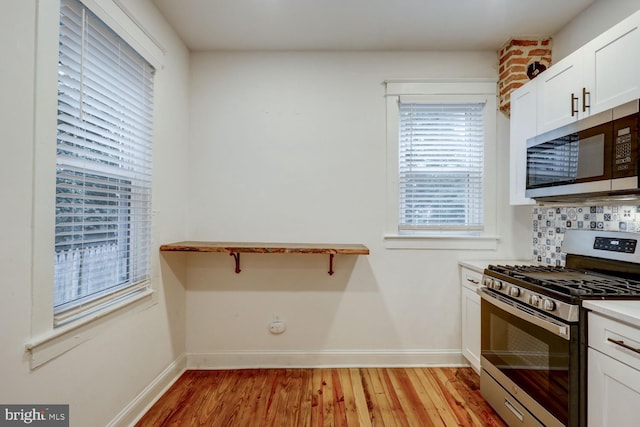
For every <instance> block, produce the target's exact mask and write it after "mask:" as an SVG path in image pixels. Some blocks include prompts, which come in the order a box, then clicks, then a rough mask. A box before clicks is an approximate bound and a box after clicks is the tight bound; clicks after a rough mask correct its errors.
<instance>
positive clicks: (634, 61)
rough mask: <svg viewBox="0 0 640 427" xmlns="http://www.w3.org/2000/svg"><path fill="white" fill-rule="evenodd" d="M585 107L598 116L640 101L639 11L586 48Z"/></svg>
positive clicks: (584, 55)
mask: <svg viewBox="0 0 640 427" xmlns="http://www.w3.org/2000/svg"><path fill="white" fill-rule="evenodd" d="M582 52H583V57H584V87H585V88H586V91H588V92H589V94H588V95H587V96H586V102H587V105H586V107H583V108H586V109H587V110H589V112H590V114H596V113H599V112H601V111H604V110H606V109H609V108H613V107H616V106H618V105H620V104H624V103H626V102H628V101H632V100H634V99H638V98H640V74H639V73H638V71H639V70H640V12H637V13H634V14H633V15H631V16H629V17H628V18H627V19H625V20H624V21H622V22H621V23H619V24H618V25H616V26H615V27H613V28H611V29H610V30H608V31H606V32H605V33H603V34H601V35H600V36H598V37H596V38H595V39H594V40H592V41H591V42H589V43H587V44H586V45H585V46H584V47H583V48H582Z"/></svg>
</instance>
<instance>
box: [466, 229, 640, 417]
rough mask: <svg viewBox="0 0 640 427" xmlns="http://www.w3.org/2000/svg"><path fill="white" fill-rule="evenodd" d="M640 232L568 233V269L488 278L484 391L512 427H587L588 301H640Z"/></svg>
mask: <svg viewBox="0 0 640 427" xmlns="http://www.w3.org/2000/svg"><path fill="white" fill-rule="evenodd" d="M639 240H640V233H638V234H636V233H627V232H607V231H591V230H567V232H566V233H565V236H564V240H563V243H562V251H563V252H564V253H565V254H566V266H565V267H551V266H542V265H490V266H488V267H487V268H486V269H485V271H484V275H483V279H482V286H481V287H480V289H479V291H478V292H479V293H480V295H481V297H482V301H481V317H482V321H481V352H480V353H481V367H482V375H481V377H480V390H481V392H482V395H483V397H484V398H485V399H486V400H487V401H488V402H489V403H490V404H491V405H492V407H493V408H494V409H495V410H496V411H497V412H498V413H499V414H500V415H501V416H502V418H503V419H504V420H505V421H506V422H507V423H508V424H509V425H518V426H572V427H573V426H580V427H583V426H586V405H587V401H586V396H587V393H586V389H587V386H588V384H587V366H586V365H587V328H588V325H587V315H586V309H583V307H582V302H583V301H584V300H587V299H639V300H640V245H638V241H639Z"/></svg>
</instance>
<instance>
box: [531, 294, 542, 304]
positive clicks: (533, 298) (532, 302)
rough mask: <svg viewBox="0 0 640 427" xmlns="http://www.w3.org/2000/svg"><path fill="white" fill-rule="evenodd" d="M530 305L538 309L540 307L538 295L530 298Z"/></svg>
mask: <svg viewBox="0 0 640 427" xmlns="http://www.w3.org/2000/svg"><path fill="white" fill-rule="evenodd" d="M529 303H530V304H531V305H532V306H534V307H537V306H538V305H540V297H538V295H531V296H530V297H529Z"/></svg>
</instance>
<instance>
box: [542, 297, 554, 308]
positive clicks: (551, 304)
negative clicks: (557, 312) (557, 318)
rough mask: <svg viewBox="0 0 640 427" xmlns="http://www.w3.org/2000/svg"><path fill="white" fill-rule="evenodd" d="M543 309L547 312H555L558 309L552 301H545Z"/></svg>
mask: <svg viewBox="0 0 640 427" xmlns="http://www.w3.org/2000/svg"><path fill="white" fill-rule="evenodd" d="M543 308H544V309H545V310H547V311H553V310H554V309H555V308H556V303H555V302H553V301H551V300H550V299H546V300H544V303H543Z"/></svg>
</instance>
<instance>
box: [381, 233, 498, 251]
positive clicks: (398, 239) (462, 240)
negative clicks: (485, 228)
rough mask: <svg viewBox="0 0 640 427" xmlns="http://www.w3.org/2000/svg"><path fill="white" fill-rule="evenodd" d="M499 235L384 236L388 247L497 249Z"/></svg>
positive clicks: (385, 244)
mask: <svg viewBox="0 0 640 427" xmlns="http://www.w3.org/2000/svg"><path fill="white" fill-rule="evenodd" d="M498 240H500V238H499V237H498V236H446V235H442V236H439V235H431V236H416V235H400V234H388V235H385V236H384V246H385V248H387V249H438V250H468V251H482V250H496V249H497V248H498Z"/></svg>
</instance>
